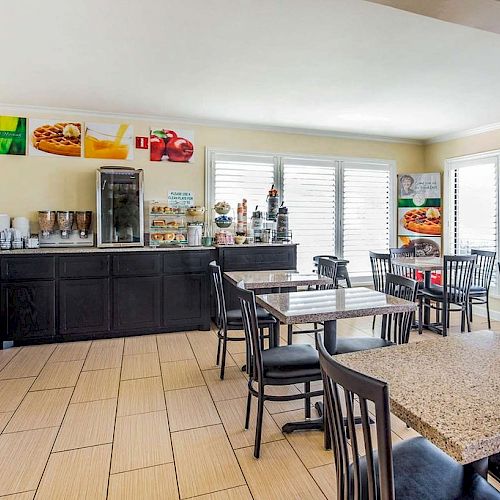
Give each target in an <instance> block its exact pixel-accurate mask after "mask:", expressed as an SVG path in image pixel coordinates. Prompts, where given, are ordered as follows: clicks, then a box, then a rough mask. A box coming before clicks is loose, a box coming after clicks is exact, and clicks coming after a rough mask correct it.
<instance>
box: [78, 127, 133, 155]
mask: <svg viewBox="0 0 500 500" xmlns="http://www.w3.org/2000/svg"><path fill="white" fill-rule="evenodd" d="M133 137H134V128H133V127H132V125H130V124H129V123H86V124H85V158H102V159H107V160H133V159H134V147H133V143H132V141H133Z"/></svg>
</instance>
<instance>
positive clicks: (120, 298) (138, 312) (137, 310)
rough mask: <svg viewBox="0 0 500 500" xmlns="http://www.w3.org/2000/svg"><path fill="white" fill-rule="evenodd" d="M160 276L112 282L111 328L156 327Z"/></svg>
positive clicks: (158, 319)
mask: <svg viewBox="0 0 500 500" xmlns="http://www.w3.org/2000/svg"><path fill="white" fill-rule="evenodd" d="M161 285H162V282H161V277H160V276H139V277H127V278H114V279H113V294H112V304H113V329H114V330H125V331H128V330H137V329H150V328H152V329H154V328H160V327H161V324H162V321H161V320H162V317H161V309H162V308H161V305H162V289H161Z"/></svg>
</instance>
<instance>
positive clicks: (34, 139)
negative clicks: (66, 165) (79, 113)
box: [29, 118, 82, 157]
mask: <svg viewBox="0 0 500 500" xmlns="http://www.w3.org/2000/svg"><path fill="white" fill-rule="evenodd" d="M29 129H30V132H29V154H30V155H32V156H73V157H80V156H81V155H82V124H81V123H79V122H69V121H65V120H55V119H53V120H46V119H43V120H40V119H38V118H30V120H29Z"/></svg>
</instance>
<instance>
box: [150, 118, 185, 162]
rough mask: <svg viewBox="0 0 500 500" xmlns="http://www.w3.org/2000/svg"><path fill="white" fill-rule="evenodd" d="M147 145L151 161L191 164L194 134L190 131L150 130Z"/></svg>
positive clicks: (158, 128) (159, 128)
mask: <svg viewBox="0 0 500 500" xmlns="http://www.w3.org/2000/svg"><path fill="white" fill-rule="evenodd" d="M149 144H150V146H149V147H150V150H149V155H150V156H149V159H150V160H151V161H171V162H177V163H192V162H193V155H194V132H193V131H192V130H181V129H175V130H172V129H167V128H161V127H156V128H151V133H150V138H149Z"/></svg>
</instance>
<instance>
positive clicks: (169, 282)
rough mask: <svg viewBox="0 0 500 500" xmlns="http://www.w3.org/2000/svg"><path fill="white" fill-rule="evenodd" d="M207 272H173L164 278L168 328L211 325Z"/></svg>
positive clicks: (165, 314) (164, 304)
mask: <svg viewBox="0 0 500 500" xmlns="http://www.w3.org/2000/svg"><path fill="white" fill-rule="evenodd" d="M207 281H208V278H207V275H206V273H199V274H173V275H171V276H165V277H164V278H163V290H164V298H163V314H164V317H165V326H166V327H167V329H168V330H175V329H177V327H181V326H182V325H184V327H185V326H186V325H187V327H188V328H201V327H202V325H205V327H206V328H209V327H210V324H209V317H208V314H207V309H208V294H207V293H206V291H205V290H206V288H207V285H208V283H207Z"/></svg>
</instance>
